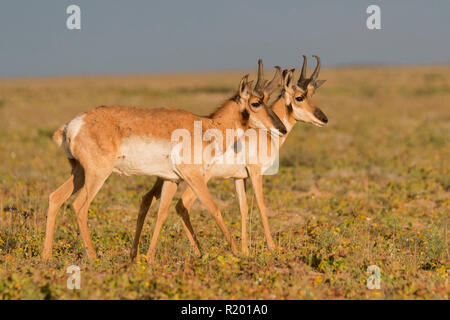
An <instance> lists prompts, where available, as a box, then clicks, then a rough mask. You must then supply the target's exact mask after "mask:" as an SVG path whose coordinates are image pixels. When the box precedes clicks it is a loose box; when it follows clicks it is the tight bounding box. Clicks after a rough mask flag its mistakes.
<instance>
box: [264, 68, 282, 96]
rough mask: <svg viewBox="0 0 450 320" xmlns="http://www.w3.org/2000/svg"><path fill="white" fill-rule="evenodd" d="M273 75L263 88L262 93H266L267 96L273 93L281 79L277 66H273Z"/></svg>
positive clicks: (279, 69)
mask: <svg viewBox="0 0 450 320" xmlns="http://www.w3.org/2000/svg"><path fill="white" fill-rule="evenodd" d="M275 69H276V71H275V74H274V76H273V78H272V80H270V82H269V83H268V84H267V86H266V87H265V89H264V91H266V92H267V93H268V94H272V92H273V91H275V90H276V89H277V87H278V86H279V85H280V79H281V68H280V67H279V66H275Z"/></svg>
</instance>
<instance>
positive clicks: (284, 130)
mask: <svg viewBox="0 0 450 320" xmlns="http://www.w3.org/2000/svg"><path fill="white" fill-rule="evenodd" d="M278 130H279V131H280V132H281V133H282V134H286V133H287V130H286V127H285V126H283V128H280V129H278Z"/></svg>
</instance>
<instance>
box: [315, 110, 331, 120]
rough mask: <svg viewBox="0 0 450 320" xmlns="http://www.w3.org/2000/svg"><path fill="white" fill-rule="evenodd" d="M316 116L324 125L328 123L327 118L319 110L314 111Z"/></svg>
mask: <svg viewBox="0 0 450 320" xmlns="http://www.w3.org/2000/svg"><path fill="white" fill-rule="evenodd" d="M314 116H315V117H316V118H317V119H319V120H320V121H322V122H324V123H327V122H328V118H327V116H326V115H325V114H324V113H323V112H322V110H320V109H319V108H316V110H314Z"/></svg>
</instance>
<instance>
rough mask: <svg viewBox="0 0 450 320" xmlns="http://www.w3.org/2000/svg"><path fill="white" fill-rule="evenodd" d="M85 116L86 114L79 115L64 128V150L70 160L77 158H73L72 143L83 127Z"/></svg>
mask: <svg viewBox="0 0 450 320" xmlns="http://www.w3.org/2000/svg"><path fill="white" fill-rule="evenodd" d="M85 116H86V114H82V115H79V116H78V117H76V118H75V119H73V120H71V121H70V122H69V123H68V124H67V125H66V126H65V128H64V136H65V140H64V150H65V151H66V154H67V157H68V158H70V159H74V158H75V157H74V156H73V149H72V142H73V140H74V139H75V137H76V136H77V135H78V133H79V132H80V130H81V128H82V127H83V125H84V121H83V118H84V117H85Z"/></svg>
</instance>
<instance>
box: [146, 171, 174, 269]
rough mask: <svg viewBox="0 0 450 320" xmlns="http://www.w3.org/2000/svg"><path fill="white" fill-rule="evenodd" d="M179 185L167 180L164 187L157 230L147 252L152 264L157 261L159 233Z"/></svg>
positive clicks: (157, 219)
mask: <svg viewBox="0 0 450 320" xmlns="http://www.w3.org/2000/svg"><path fill="white" fill-rule="evenodd" d="M177 188H178V185H177V184H176V183H175V182H172V181H169V180H166V181H164V183H163V185H162V192H161V200H160V203H159V209H158V217H157V218H156V224H155V229H154V231H153V235H152V240H151V242H150V247H149V248H148V252H147V261H148V262H149V263H152V262H153V261H154V259H155V249H156V243H157V241H158V237H159V233H160V231H161V228H162V225H163V224H164V221H165V220H166V218H167V213H168V211H169V206H170V203H171V202H172V199H173V196H174V195H175V192H176V191H177Z"/></svg>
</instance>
